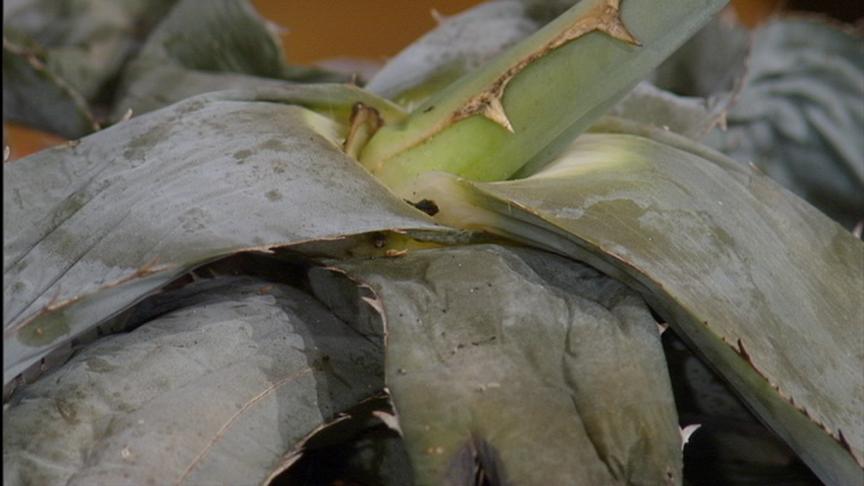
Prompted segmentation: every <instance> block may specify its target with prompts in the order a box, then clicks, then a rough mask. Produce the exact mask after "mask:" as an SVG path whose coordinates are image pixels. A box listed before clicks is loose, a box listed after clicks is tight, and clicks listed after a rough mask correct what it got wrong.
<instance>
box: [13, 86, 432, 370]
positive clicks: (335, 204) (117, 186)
mask: <svg viewBox="0 0 864 486" xmlns="http://www.w3.org/2000/svg"><path fill="white" fill-rule="evenodd" d="M360 93H362V92H360V91H359V90H357V89H356V88H349V87H344V88H343V87H340V86H335V85H331V86H317V87H310V88H302V87H297V88H294V89H283V90H270V91H267V90H262V91H252V92H234V93H231V92H229V93H222V94H213V95H204V96H201V97H198V98H193V99H190V100H187V101H184V102H182V103H179V104H176V105H173V106H171V107H169V108H166V109H164V110H161V111H159V112H154V113H152V114H148V115H145V116H142V117H140V118H134V119H132V120H130V121H129V122H126V123H123V124H120V125H117V126H114V127H111V128H109V129H107V130H103V131H102V132H99V133H96V134H94V135H92V136H90V137H87V138H85V139H82V140H81V141H80V143H75V144H70V145H68V146H65V147H62V148H58V149H52V150H47V151H44V152H41V153H39V154H36V155H34V156H31V157H29V158H26V159H20V160H18V161H16V162H14V163H10V164H4V166H3V174H4V178H3V196H4V216H5V217H4V222H3V238H4V295H3V297H4V309H3V311H4V339H3V350H4V384H6V383H9V381H10V380H11V379H12V378H14V377H15V376H16V375H17V374H18V373H20V372H21V371H23V370H24V369H25V368H26V367H27V366H29V365H30V364H32V363H34V362H38V360H39V359H40V358H41V357H43V356H44V355H45V353H47V352H48V351H49V350H50V349H52V348H53V347H55V346H57V345H58V344H60V343H62V342H64V341H67V340H69V339H71V338H73V337H74V336H75V335H77V334H78V333H80V332H83V331H85V330H86V329H88V328H89V327H92V326H95V325H97V324H99V323H100V322H102V321H104V320H105V319H106V318H108V317H111V316H112V315H115V314H116V313H117V312H119V311H121V310H122V309H124V308H125V307H128V306H129V305H131V304H132V303H134V302H135V301H137V300H139V299H140V298H142V297H143V296H144V295H146V294H147V293H149V292H152V291H153V290H155V289H158V288H159V287H160V286H161V285H164V284H165V283H167V282H169V281H170V280H171V279H173V278H175V277H176V276H178V275H180V274H182V273H183V272H185V271H187V270H188V269H190V268H193V267H195V266H197V265H200V264H202V263H204V262H206V261H209V260H212V259H215V258H219V257H222V256H226V255H230V254H233V253H236V252H240V251H249V250H259V251H267V250H269V249H270V248H273V247H278V246H285V245H292V244H297V243H301V242H306V241H310V240H319V239H332V238H341V237H343V236H346V235H351V234H359V233H366V232H371V231H383V230H387V229H398V228H414V229H433V230H434V229H436V228H437V227H436V226H435V225H434V224H433V223H431V222H430V220H429V219H428V218H427V217H426V216H425V215H424V214H422V213H420V212H419V211H417V210H415V209H413V208H411V207H410V206H408V205H406V204H405V203H404V202H403V201H400V200H398V199H396V198H394V197H393V196H392V195H391V194H390V193H389V192H388V191H387V190H386V189H385V188H384V187H383V186H381V185H380V184H379V183H377V182H376V181H375V180H374V179H373V178H372V177H371V176H369V175H368V174H367V173H366V172H365V171H364V170H363V169H362V168H361V167H359V166H358V165H357V163H356V162H355V161H354V160H352V159H350V158H349V157H347V156H346V155H345V154H344V153H343V152H342V151H341V149H340V147H339V145H340V144H341V139H340V136H341V131H342V129H341V127H340V125H339V124H337V123H335V122H333V121H331V120H329V119H327V118H325V117H323V116H321V115H318V114H316V113H314V112H311V111H308V110H306V109H304V108H302V107H300V106H290V105H286V104H285V103H301V104H302V103H304V102H305V103H309V104H310V105H312V106H315V105H316V103H318V102H319V101H321V100H324V101H325V102H327V103H329V106H330V108H331V109H332V111H333V113H334V116H335V115H339V114H340V113H346V114H347V113H348V112H349V111H350V107H351V106H352V105H353V103H354V101H357V100H358V97H360ZM364 96H365V97H366V98H371V96H370V95H364ZM361 99H362V98H361ZM352 100H354V101H352ZM343 101H344V102H345V104H343V105H341V106H334V104H336V105H339V104H340V103H342V102H343ZM385 106H386V104H385ZM319 108H321V109H323V110H325V111H330V110H327V108H328V105H322V106H320V107H319ZM97 292H99V294H98V298H90V297H89V296H93V295H94V293H97Z"/></svg>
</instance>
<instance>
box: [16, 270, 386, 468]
mask: <svg viewBox="0 0 864 486" xmlns="http://www.w3.org/2000/svg"><path fill="white" fill-rule="evenodd" d="M154 300H155V301H154V302H149V305H148V306H146V308H147V313H150V314H151V316H147V315H146V313H139V316H138V318H139V319H141V320H144V321H149V322H144V323H143V324H142V325H140V327H137V328H136V329H135V330H133V331H131V332H128V333H124V334H118V335H114V336H109V337H106V338H103V339H101V340H100V341H98V342H96V343H95V344H93V345H91V346H89V347H87V348H86V349H84V350H83V351H81V352H80V353H78V354H76V356H75V357H74V358H72V359H71V361H70V362H69V363H67V364H66V365H65V366H64V367H63V368H62V369H60V370H57V371H56V372H55V373H53V374H52V375H50V376H48V377H46V379H44V380H42V381H39V382H37V383H34V384H32V385H30V386H28V387H26V388H24V389H23V390H22V391H21V392H20V393H19V394H18V395H16V399H15V400H14V402H12V403H11V404H10V405H9V406H8V408H7V409H6V410H4V413H3V427H4V431H3V466H4V468H3V479H4V481H3V482H4V484H127V483H129V482H130V481H131V482H134V483H135V484H146V483H148V482H151V483H152V484H258V483H260V482H261V481H262V480H263V479H265V478H266V477H267V475H268V474H269V473H270V470H271V469H272V468H273V466H274V465H275V464H276V463H278V461H279V459H280V458H281V455H282V454H283V453H284V452H285V451H287V450H290V449H291V448H293V447H294V446H295V444H296V443H297V442H299V441H300V440H301V439H303V437H304V436H305V435H306V434H308V433H309V432H310V431H311V430H313V429H315V428H316V427H317V426H319V425H320V424H321V423H323V422H326V421H328V420H330V419H332V418H333V417H334V416H335V415H336V414H337V413H339V412H342V411H344V410H346V409H348V408H350V407H352V406H353V405H354V404H355V403H357V402H360V401H362V400H364V399H365V398H367V397H369V396H372V395H374V394H375V393H377V392H378V391H379V390H381V389H382V387H383V385H384V383H383V376H384V373H383V372H384V370H383V365H384V363H383V360H382V346H383V341H382V339H383V335H382V333H381V329H380V328H378V329H372V328H364V329H363V330H362V331H358V330H357V329H354V328H352V327H351V325H350V323H346V322H345V321H343V320H341V319H338V318H337V317H335V316H334V315H333V314H332V313H330V312H329V311H328V310H327V309H326V308H325V307H323V306H322V305H321V304H320V303H318V302H317V301H316V300H315V299H314V298H313V297H311V296H310V295H308V294H306V293H304V292H302V291H299V290H297V289H294V288H292V287H289V286H286V285H282V284H278V283H273V282H268V281H265V280H259V279H254V278H249V277H244V278H233V277H227V278H217V279H214V280H211V281H202V282H199V283H194V284H190V285H189V286H187V287H185V288H183V289H181V290H179V291H174V292H170V293H167V294H163V295H160V296H158V297H155V298H154ZM153 315H156V316H158V317H156V318H155V319H153V320H149V319H150V318H152V316H153Z"/></svg>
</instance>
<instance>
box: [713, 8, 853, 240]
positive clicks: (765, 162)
mask: <svg viewBox="0 0 864 486" xmlns="http://www.w3.org/2000/svg"><path fill="white" fill-rule="evenodd" d="M862 46H864V40H862V37H861V35H860V34H853V33H850V32H847V31H843V30H841V29H838V28H836V27H835V26H832V25H830V24H827V23H823V22H820V21H818V20H813V19H809V20H807V19H791V18H790V19H783V20H775V21H773V22H770V23H768V24H767V25H765V26H764V27H762V28H760V29H759V30H757V31H756V33H755V35H754V43H753V54H752V57H751V59H750V61H749V66H748V76H747V83H746V84H745V86H744V89H743V90H742V92H741V94H740V96H739V99H738V101H737V102H736V104H735V105H734V107H733V108H732V109H731V110H730V111H729V114H728V130H726V131H725V132H716V133H714V134H712V137H713V138H709V139H708V140H707V142H708V143H709V144H710V145H712V146H714V147H715V148H717V149H719V150H721V151H723V152H724V153H726V154H728V155H730V156H732V157H733V158H735V159H737V160H740V161H749V162H752V163H754V164H756V165H757V166H758V167H759V168H761V169H762V170H764V171H765V172H766V173H767V174H768V175H770V176H771V177H773V178H774V179H775V180H777V181H778V182H780V183H781V184H783V185H784V186H786V187H787V188H789V189H791V190H792V191H794V192H796V193H797V194H799V195H800V196H801V197H803V198H805V199H807V200H808V201H810V202H811V203H812V204H813V205H815V206H816V207H818V208H819V209H821V210H822V211H824V212H825V213H826V214H828V215H829V216H831V217H832V218H834V219H835V220H837V221H838V222H840V223H841V224H843V225H845V226H846V227H847V228H851V227H853V226H854V225H855V223H857V222H858V221H861V220H862V219H864V136H862V133H864V103H862V102H861V100H862V99H864V83H862V82H861V80H862V79H864V47H862Z"/></svg>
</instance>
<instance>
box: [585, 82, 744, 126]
mask: <svg viewBox="0 0 864 486" xmlns="http://www.w3.org/2000/svg"><path fill="white" fill-rule="evenodd" d="M731 100H732V95H731V93H729V94H728V96H724V97H723V98H722V99H706V98H701V97H698V96H678V95H675V94H673V93H670V92H668V91H664V90H662V89H660V88H658V87H656V86H654V85H653V84H651V83H650V82H648V81H643V82H641V83H639V84H638V85H636V87H635V88H633V91H631V92H630V93H628V94H627V96H626V97H624V99H622V100H621V102H619V103H618V104H617V105H615V106H614V107H612V109H611V110H609V112H608V114H609V115H611V116H616V117H620V118H625V119H628V120H632V121H635V122H640V123H645V124H648V125H653V126H655V127H658V128H662V129H664V130H671V131H672V132H675V133H678V134H681V135H684V136H686V137H689V138H692V139H694V140H699V139H702V138H704V137H705V135H706V134H708V133H709V132H711V130H712V129H713V128H714V127H716V126H718V125H722V123H723V121H724V120H725V117H726V110H727V109H728V107H729V103H731ZM598 123H601V124H602V119H601V121H600V122H598Z"/></svg>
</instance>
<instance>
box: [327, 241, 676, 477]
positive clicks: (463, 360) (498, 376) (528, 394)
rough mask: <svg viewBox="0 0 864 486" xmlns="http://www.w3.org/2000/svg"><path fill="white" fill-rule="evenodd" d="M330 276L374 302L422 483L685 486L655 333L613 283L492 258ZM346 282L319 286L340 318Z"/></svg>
mask: <svg viewBox="0 0 864 486" xmlns="http://www.w3.org/2000/svg"><path fill="white" fill-rule="evenodd" d="M334 265H336V266H338V267H339V268H342V269H344V270H345V271H347V272H348V273H349V275H351V276H352V278H354V279H358V280H359V281H361V282H367V283H368V284H369V285H371V287H372V288H373V289H374V295H372V296H366V297H364V298H366V299H367V300H368V301H370V302H371V303H372V305H373V307H375V308H376V309H378V310H379V311H380V312H382V317H383V318H384V319H385V321H386V323H387V361H386V362H387V385H388V387H389V389H390V391H391V393H392V396H393V400H394V404H395V406H396V410H397V412H398V417H399V423H400V425H401V430H402V431H403V433H404V436H405V440H406V447H407V449H408V451H409V453H410V455H411V459H412V464H413V465H414V468H415V478H416V480H417V482H418V484H453V485H457V484H474V483H473V482H471V481H473V478H475V477H478V476H475V475H476V474H477V469H478V468H479V469H480V470H482V471H483V474H485V477H487V478H489V480H490V481H491V482H492V484H659V483H673V484H674V483H678V482H680V480H681V476H680V468H681V463H680V461H681V457H680V449H681V440H680V435H679V432H678V423H677V418H676V414H675V407H674V402H673V398H672V394H671V389H670V387H669V379H668V375H667V373H666V367H665V362H664V358H663V354H662V350H661V347H660V340H659V333H658V331H657V327H656V324H655V322H654V320H653V319H652V317H651V314H650V312H649V311H648V308H647V306H646V305H645V303H644V302H643V301H642V300H641V299H640V298H639V297H638V296H637V295H636V294H635V293H634V292H632V291H630V290H629V289H627V288H626V287H624V286H623V285H622V284H620V283H618V282H616V281H615V280H612V279H610V278H608V277H605V276H603V275H601V274H599V273H598V272H596V271H595V270H593V269H591V268H589V267H586V266H584V265H581V264H578V263H575V262H572V261H568V260H566V259H564V258H561V257H556V256H554V255H550V254H547V253H544V252H539V251H532V250H513V249H507V248H505V247H501V246H477V247H463V248H453V249H446V250H445V249H441V250H426V251H421V252H413V253H409V254H408V255H407V256H404V257H401V258H398V259H387V260H380V259H379V260H367V261H350V262H337V263H334ZM339 283H340V279H339V278H338V277H337V276H335V275H334V274H330V273H327V272H326V271H324V270H321V271H318V272H317V273H313V278H312V284H313V288H314V289H315V291H316V294H317V295H319V297H320V298H322V299H323V300H324V301H325V302H328V303H330V304H331V305H335V306H344V302H345V301H346V295H350V294H349V293H347V292H346V291H345V290H344V289H343V290H340V286H339ZM342 283H343V284H344V282H342ZM361 296H362V295H361ZM369 299H371V300H369ZM349 315H350V314H349ZM529 451H530V453H529Z"/></svg>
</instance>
